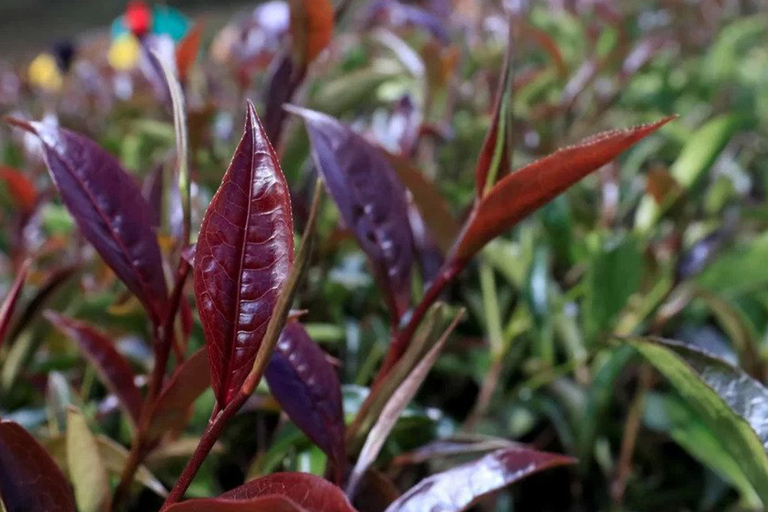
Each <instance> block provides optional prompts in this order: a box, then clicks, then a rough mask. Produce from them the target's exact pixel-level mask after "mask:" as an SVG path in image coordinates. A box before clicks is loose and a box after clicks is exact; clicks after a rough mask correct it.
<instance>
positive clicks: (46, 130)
mask: <svg viewBox="0 0 768 512" xmlns="http://www.w3.org/2000/svg"><path fill="white" fill-rule="evenodd" d="M11 122H12V124H14V125H16V126H18V127H20V128H23V129H25V130H27V131H29V132H31V133H34V134H35V135H37V136H38V137H39V138H40V141H41V142H42V145H43V150H44V156H45V162H46V165H47V166H48V171H49V172H50V174H51V177H52V178H53V181H54V183H55V184H56V187H57V188H58V189H59V192H60V193H61V197H62V200H63V201H64V205H65V206H66V207H67V209H68V210H69V212H70V213H71V214H72V216H73V217H74V219H75V221H76V222H77V225H78V226H79V228H80V230H81V231H82V233H83V235H84V236H85V237H86V238H87V239H88V241H89V242H91V244H93V246H94V248H95V249H96V250H97V251H98V252H99V254H100V255H101V257H102V258H103V259H104V261H105V262H106V263H107V264H108V265H109V266H110V267H111V268H112V270H114V272H115V274H117V276H118V277H119V278H120V279H121V280H122V281H123V282H124V283H125V284H126V286H127V287H128V289H129V290H131V291H132V292H133V293H134V294H135V295H136V297H138V299H139V300H140V301H141V302H142V303H143V304H144V306H145V307H146V309H147V311H148V313H149V314H150V316H151V317H152V318H153V319H154V320H156V321H157V320H159V319H160V318H161V317H162V315H163V312H164V309H165V302H166V300H167V290H166V285H165V278H164V277H163V269H162V261H161V259H160V248H159V247H158V245H157V240H156V238H155V233H154V231H153V230H152V222H151V221H152V219H151V215H150V210H149V206H148V205H147V202H146V201H145V200H144V198H143V197H142V195H141V190H140V189H139V187H138V185H137V184H136V182H135V181H134V179H133V177H132V176H130V175H129V174H128V173H127V172H126V171H125V170H124V169H123V168H122V167H121V166H120V163H119V162H118V161H117V160H116V159H115V158H114V157H113V156H112V155H110V154H108V153H107V152H106V151H104V150H103V149H101V148H100V147H99V146H98V145H96V144H95V143H94V142H93V141H91V140H90V139H88V138H86V137H83V136H82V135H79V134H76V133H74V132H71V131H69V130H64V129H61V128H59V127H57V126H51V125H50V124H46V123H37V122H29V123H28V122H24V121H18V120H12V121H11Z"/></svg>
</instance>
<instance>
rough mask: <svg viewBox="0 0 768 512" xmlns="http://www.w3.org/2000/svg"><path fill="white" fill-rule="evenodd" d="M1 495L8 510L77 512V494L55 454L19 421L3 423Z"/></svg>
mask: <svg viewBox="0 0 768 512" xmlns="http://www.w3.org/2000/svg"><path fill="white" fill-rule="evenodd" d="M0 495H2V500H3V504H4V505H5V508H6V509H7V510H8V512H75V497H74V495H73V494H72V490H71V489H70V487H69V483H68V482H67V479H66V477H65V476H64V474H63V473H62V472H61V470H60V469H59V467H58V466H57V465H56V463H55V462H54V461H53V459H51V456H50V455H48V453H47V452H46V451H45V449H43V447H42V446H40V444H39V443H38V442H37V441H35V438H33V437H32V436H31V435H30V434H29V433H28V432H27V431H26V430H24V429H23V428H22V427H21V426H20V425H19V424H18V423H14V422H11V421H2V422H0Z"/></svg>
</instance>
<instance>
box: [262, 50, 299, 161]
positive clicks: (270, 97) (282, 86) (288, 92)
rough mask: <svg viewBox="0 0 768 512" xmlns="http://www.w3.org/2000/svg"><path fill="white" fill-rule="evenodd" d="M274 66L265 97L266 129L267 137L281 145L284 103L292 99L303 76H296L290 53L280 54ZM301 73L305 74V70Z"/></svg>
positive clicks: (284, 114)
mask: <svg viewBox="0 0 768 512" xmlns="http://www.w3.org/2000/svg"><path fill="white" fill-rule="evenodd" d="M272 66H273V67H272V69H271V70H270V76H269V86H268V87H267V94H266V98H264V109H265V110H264V112H265V114H264V131H265V132H266V134H267V139H269V140H270V141H271V142H272V143H273V144H274V145H275V146H278V147H279V144H280V135H281V132H282V127H283V123H284V121H285V116H286V112H285V110H284V109H283V105H284V104H285V103H288V102H290V101H291V97H292V96H293V93H294V92H295V91H296V86H297V85H298V82H299V81H300V80H301V78H299V79H298V80H297V77H294V75H295V74H296V73H297V70H296V67H295V66H294V64H293V59H292V58H291V55H290V54H289V53H286V54H284V55H278V56H277V57H276V59H275V62H274V63H273V64H272ZM300 73H301V74H302V75H303V72H300Z"/></svg>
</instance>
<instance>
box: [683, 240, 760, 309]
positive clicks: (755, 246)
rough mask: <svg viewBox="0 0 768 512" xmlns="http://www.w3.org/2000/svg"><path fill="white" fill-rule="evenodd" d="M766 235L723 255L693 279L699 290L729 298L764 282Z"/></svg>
mask: <svg viewBox="0 0 768 512" xmlns="http://www.w3.org/2000/svg"><path fill="white" fill-rule="evenodd" d="M766 261H768V234H763V235H761V236H759V237H757V238H754V239H752V240H750V241H749V242H746V243H745V244H742V245H740V246H737V247H734V248H732V249H731V250H729V251H727V252H725V253H723V254H722V255H721V256H720V257H719V258H718V259H717V260H715V261H713V262H712V263H711V264H710V265H709V266H708V267H707V268H706V269H705V270H704V271H703V272H702V273H701V274H700V275H699V276H698V277H697V278H696V284H698V285H699V287H701V288H703V289H705V290H709V291H711V292H714V293H717V294H722V295H727V296H730V297H733V296H736V295H740V294H742V293H744V292H747V291H750V290H754V289H756V288H758V287H761V286H763V285H764V284H765V283H766V282H768V272H766V268H765V262H766Z"/></svg>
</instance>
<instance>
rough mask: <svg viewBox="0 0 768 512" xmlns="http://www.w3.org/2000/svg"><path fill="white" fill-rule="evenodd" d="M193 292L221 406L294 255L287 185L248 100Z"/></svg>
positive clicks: (203, 237)
mask: <svg viewBox="0 0 768 512" xmlns="http://www.w3.org/2000/svg"><path fill="white" fill-rule="evenodd" d="M195 262H196V264H195V295H196V297H197V305H198V308H199V311H200V320H201V322H202V324H203V331H204V333H205V339H206V345H207V348H208V355H209V359H210V365H211V377H212V378H211V382H212V385H213V389H214V391H215V393H216V398H217V400H218V402H219V404H220V405H222V406H223V405H225V404H227V403H228V402H229V401H230V400H231V399H232V397H233V396H234V395H235V393H236V392H237V391H238V389H239V387H240V385H242V383H243V381H244V380H245V378H246V376H247V375H248V373H249V372H250V370H251V367H252V364H253V361H254V358H255V357H256V352H257V351H258V348H259V346H260V344H261V340H262V338H263V337H264V334H265V332H266V329H267V323H268V321H269V319H270V316H271V314H272V309H273V308H274V305H275V302H276V301H277V298H278V295H279V293H280V290H281V288H282V285H283V284H284V282H285V280H286V279H287V278H288V274H289V272H290V269H291V264H292V262H293V221H292V218H291V204H290V198H289V193H288V186H287V184H286V183H285V178H284V177H283V173H282V171H281V170H280V165H279V163H278V160H277V156H276V155H275V152H274V150H273V149H272V146H271V145H270V143H269V141H268V140H267V139H266V137H265V134H264V130H263V128H262V126H261V123H260V122H259V120H258V117H257V116H256V111H255V110H254V108H253V104H251V103H250V102H249V103H248V110H247V116H246V122H245V133H244V135H243V138H242V139H241V140H240V143H239V144H238V146H237V149H236V150H235V154H234V156H233V158H232V162H231V163H230V165H229V169H227V172H226V174H225V175H224V178H223V180H222V183H221V186H220V187H219V190H218V191H217V192H216V195H215V196H214V198H213V200H212V201H211V204H210V205H209V206H208V209H207V211H206V214H205V217H204V219H203V223H202V226H201V228H200V235H199V238H198V242H197V250H196V255H195Z"/></svg>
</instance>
